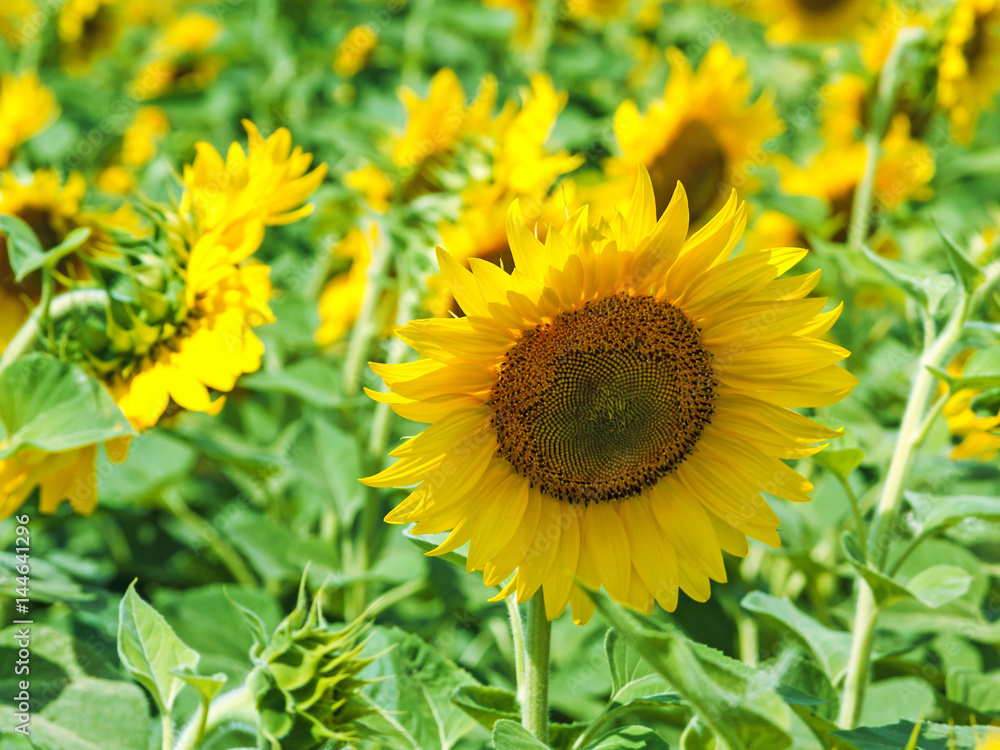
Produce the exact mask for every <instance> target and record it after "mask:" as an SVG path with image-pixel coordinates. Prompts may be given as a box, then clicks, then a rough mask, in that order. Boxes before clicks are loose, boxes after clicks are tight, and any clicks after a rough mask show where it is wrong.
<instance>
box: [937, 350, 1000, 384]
mask: <svg viewBox="0 0 1000 750" xmlns="http://www.w3.org/2000/svg"><path fill="white" fill-rule="evenodd" d="M928 369H929V370H930V371H931V372H932V373H934V375H935V376H937V377H938V378H940V379H941V380H943V381H945V382H946V383H947V384H948V387H949V388H950V389H951V391H952V392H953V393H954V392H955V391H960V390H962V389H963V388H972V389H974V390H977V391H982V390H985V389H987V388H995V387H996V386H998V385H1000V347H995V346H994V347H987V348H984V349H980V350H979V351H977V352H976V353H975V354H973V355H972V356H971V357H969V361H968V362H966V363H965V367H964V368H963V369H962V374H961V375H958V376H955V375H952V374H951V373H949V372H947V371H946V370H943V369H941V368H939V367H938V368H935V367H929V368H928Z"/></svg>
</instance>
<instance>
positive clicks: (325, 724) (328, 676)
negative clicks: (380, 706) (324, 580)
mask: <svg viewBox="0 0 1000 750" xmlns="http://www.w3.org/2000/svg"><path fill="white" fill-rule="evenodd" d="M321 599H322V592H320V593H319V594H318V595H317V596H316V598H314V599H313V600H312V603H311V604H308V602H307V596H306V592H305V578H303V581H302V585H301V586H300V587H299V597H298V602H297V604H296V606H295V609H294V610H293V611H292V613H291V614H290V615H288V617H286V618H285V619H284V620H283V621H282V622H281V623H280V624H279V625H278V627H277V628H276V629H275V631H274V633H273V634H271V636H270V637H266V636H265V635H264V633H263V631H262V630H261V629H260V628H259V626H257V627H253V628H252V629H253V630H254V636H255V639H256V641H257V643H256V644H255V645H254V647H253V649H252V650H251V652H250V657H251V659H252V660H253V663H254V669H253V671H252V672H251V674H250V676H249V677H248V680H247V682H248V685H249V686H250V690H251V692H252V693H253V696H254V700H255V702H256V705H257V710H258V712H259V713H260V719H261V721H260V731H261V733H262V734H263V735H264V737H265V739H266V740H267V742H268V743H270V747H272V748H275V749H276V750H277V749H278V748H301V750H307V749H309V748H320V747H321V746H322V747H326V746H327V745H326V743H327V742H328V740H331V739H333V740H338V741H340V742H349V741H351V740H354V739H357V733H356V730H355V729H354V724H355V722H357V721H358V719H361V718H363V717H364V716H367V715H368V714H370V713H372V711H373V709H371V708H370V707H369V706H368V704H367V703H365V702H364V700H363V699H362V698H361V697H360V695H359V693H360V691H361V689H362V688H363V687H364V686H365V685H366V684H368V681H367V680H364V679H361V678H360V677H359V676H358V673H359V672H361V670H362V669H364V668H365V667H366V666H368V664H369V663H370V662H371V661H372V660H371V659H369V658H363V657H362V656H361V653H362V651H363V650H364V648H365V643H366V642H365V641H364V634H365V628H366V625H365V623H364V621H363V620H359V621H357V622H355V623H353V624H350V625H347V626H345V627H342V628H335V627H333V626H331V625H329V624H328V623H327V622H326V619H325V618H324V617H323V611H322V606H321V603H320V602H321ZM254 625H256V623H254Z"/></svg>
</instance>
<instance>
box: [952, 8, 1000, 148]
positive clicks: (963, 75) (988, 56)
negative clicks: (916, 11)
mask: <svg viewBox="0 0 1000 750" xmlns="http://www.w3.org/2000/svg"><path fill="white" fill-rule="evenodd" d="M998 88H1000V2H998V0H958V2H957V3H956V4H955V10H954V11H953V12H952V15H951V20H950V21H949V23H948V29H947V31H946V32H945V42H944V46H943V47H942V49H941V62H940V64H939V65H938V84H937V102H938V105H939V106H940V107H941V108H942V109H943V110H944V111H945V112H947V114H948V120H949V122H950V123H951V128H952V133H953V134H954V136H955V138H956V139H957V140H958V141H960V142H962V143H968V142H970V141H971V140H972V138H973V136H974V135H975V133H976V119H977V118H978V116H979V111H980V110H981V109H988V108H991V107H992V106H993V98H994V96H995V94H996V92H997V89H998Z"/></svg>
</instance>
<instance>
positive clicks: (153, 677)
mask: <svg viewBox="0 0 1000 750" xmlns="http://www.w3.org/2000/svg"><path fill="white" fill-rule="evenodd" d="M118 617H119V619H118V656H119V657H120V658H121V660H122V665H123V666H124V667H125V668H126V669H127V670H128V671H129V672H130V673H131V674H132V676H133V677H134V678H135V679H136V681H137V682H139V683H140V684H141V685H142V686H143V687H145V688H146V689H147V690H148V691H149V692H150V693H151V694H152V695H153V699H154V700H155V701H156V704H157V705H158V706H159V707H160V710H161V712H164V713H165V712H169V711H170V709H171V708H173V705H174V699H175V698H176V697H177V693H179V692H180V691H181V688H183V687H184V683H185V681H184V680H183V679H181V678H180V677H178V676H177V675H176V674H175V673H174V669H176V668H179V667H184V666H187V667H191V668H192V669H193V668H194V667H195V666H197V665H198V653H197V652H196V651H194V650H193V649H191V648H188V647H187V646H186V645H185V644H184V642H183V641H181V639H180V638H178V637H177V635H176V634H175V633H174V631H173V629H172V628H171V627H170V625H168V624H167V621H166V620H164V619H163V616H162V615H161V614H160V613H159V612H157V611H156V610H155V609H153V608H152V607H151V606H150V605H148V604H147V603H146V602H144V601H143V600H142V598H141V597H140V596H139V595H138V594H137V593H136V592H135V581H132V583H131V584H129V587H128V590H127V591H126V592H125V596H124V597H122V601H121V604H120V605H119V608H118Z"/></svg>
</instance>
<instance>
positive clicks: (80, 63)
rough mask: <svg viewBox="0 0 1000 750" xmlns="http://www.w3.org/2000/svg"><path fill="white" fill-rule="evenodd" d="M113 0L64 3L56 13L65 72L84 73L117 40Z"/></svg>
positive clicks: (116, 10)
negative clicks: (57, 14) (57, 13)
mask: <svg viewBox="0 0 1000 750" xmlns="http://www.w3.org/2000/svg"><path fill="white" fill-rule="evenodd" d="M118 5H119V4H118V3H117V2H116V0H67V2H66V3H64V4H63V6H62V8H61V9H60V10H59V40H60V41H61V42H62V45H63V56H64V58H65V65H66V68H67V70H69V71H70V72H74V73H79V72H83V71H84V70H86V69H87V68H89V67H90V65H91V63H93V61H94V60H95V59H96V58H97V57H98V56H100V55H102V54H104V53H106V52H109V51H110V50H111V49H112V48H113V47H114V45H115V43H116V42H117V41H118V36H119V34H120V33H121V28H122V22H121V18H120V8H119V7H118Z"/></svg>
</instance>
